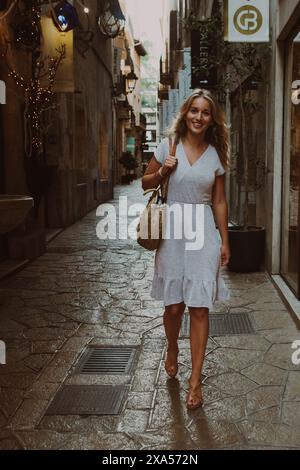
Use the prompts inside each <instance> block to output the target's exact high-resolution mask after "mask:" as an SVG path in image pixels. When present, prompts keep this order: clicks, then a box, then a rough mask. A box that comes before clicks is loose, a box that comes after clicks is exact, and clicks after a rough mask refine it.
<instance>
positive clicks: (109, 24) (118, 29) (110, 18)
mask: <svg viewBox="0 0 300 470" xmlns="http://www.w3.org/2000/svg"><path fill="white" fill-rule="evenodd" d="M98 25H99V28H100V31H101V33H102V34H104V35H105V36H108V37H109V38H115V37H116V36H118V35H119V34H121V33H122V32H123V31H124V28H125V16H124V15H123V12H122V10H121V7H120V4H119V1H118V0H105V2H104V6H103V11H102V14H101V16H100V17H99V19H98Z"/></svg>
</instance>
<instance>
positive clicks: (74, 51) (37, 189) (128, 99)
mask: <svg viewBox="0 0 300 470" xmlns="http://www.w3.org/2000/svg"><path fill="white" fill-rule="evenodd" d="M70 3H71V5H72V6H73V7H74V12H75V13H76V17H78V18H77V19H76V21H75V24H74V28H73V29H70V30H66V31H59V30H58V28H57V27H56V26H55V22H54V20H53V18H54V16H53V12H51V9H50V6H49V5H48V4H45V5H44V6H42V7H40V6H39V5H40V2H39V1H37V0H30V2H23V1H20V2H17V3H16V4H15V5H14V8H12V10H11V11H8V10H7V8H8V7H7V4H5V6H4V7H3V11H2V12H1V15H4V14H5V13H7V11H8V13H9V14H7V15H6V16H5V18H4V19H2V20H1V21H0V53H1V54H3V58H1V61H0V80H1V81H0V84H1V89H0V91H1V102H3V104H1V106H0V147H1V151H0V193H2V194H24V195H30V196H32V197H33V199H34V209H33V210H32V211H31V212H30V214H29V216H28V217H27V218H26V220H25V223H24V224H23V226H22V227H19V228H18V229H16V230H15V231H14V232H10V233H8V234H4V235H2V236H0V259H6V258H33V257H35V256H38V255H39V254H41V253H42V252H43V251H44V250H45V246H46V240H47V238H48V239H49V238H51V236H53V235H54V234H55V233H57V232H58V231H59V230H61V229H64V228H66V227H68V226H70V225H71V224H73V223H74V222H76V221H77V220H79V219H80V218H82V217H83V216H84V215H86V214H87V213H88V212H90V211H91V210H93V209H95V208H96V207H97V206H98V205H99V204H101V203H102V202H105V201H107V200H109V199H112V198H113V187H114V185H115V184H118V183H120V182H121V176H122V175H123V171H124V170H123V168H122V166H121V164H120V163H119V158H120V157H121V156H122V153H123V152H125V151H126V150H130V151H132V153H133V155H134V156H135V157H136V158H137V160H138V162H139V164H138V168H137V170H136V171H135V174H136V177H137V176H140V174H141V172H142V163H141V160H142V143H143V139H144V132H145V127H146V123H145V118H144V117H143V116H142V115H141V96H140V58H141V56H143V55H144V54H146V51H145V50H144V48H143V46H142V44H141V43H140V42H139V41H138V40H137V39H135V38H134V35H133V30H132V26H131V25H130V18H129V17H128V16H126V18H125V16H124V20H125V19H126V22H125V25H126V27H125V32H123V31H122V30H121V31H120V34H119V35H118V36H117V37H116V38H115V39H113V38H112V37H110V36H109V35H108V34H105V32H104V31H103V30H101V29H100V27H99V25H98V21H99V20H100V19H101V18H102V17H103V16H104V12H105V10H104V8H106V6H107V5H110V4H109V3H108V2H95V1H93V0H87V1H86V2H85V5H83V4H82V2H77V1H73V2H72V1H71V2H70ZM114 3H115V6H120V5H119V2H118V0H114ZM124 6H125V5H124ZM121 13H122V12H121ZM124 13H125V14H126V12H125V11H124ZM72 21H73V20H72ZM29 25H30V26H29ZM59 53H61V56H59ZM58 57H60V61H59V62H58V64H59V65H58V66H57V69H56V70H55V71H56V74H54V73H53V67H52V65H53V62H51V60H52V59H50V58H54V59H55V58H58ZM51 64H52V65H51ZM43 67H44V68H43ZM51 67H52V69H51ZM131 71H132V72H135V75H136V81H135V82H136V83H135V87H134V89H132V90H130V89H129V88H130V87H129V85H130V83H129V82H128V81H127V80H126V75H127V74H128V73H129V72H131ZM51 74H52V75H51ZM54 75H55V76H54ZM34 77H35V79H36V80H33V81H32V79H33V78H34ZM51 80H52V83H51V84H52V90H53V92H54V96H53V97H52V100H51V102H50V101H49V105H47V104H46V103H47V97H48V96H49V95H48V94H47V93H48V92H47V89H48V87H49V84H50V82H51ZM33 82H34V83H35V85H34V86H31V84H32V83H33ZM25 90H26V91H25ZM131 91H132V92H131ZM4 99H5V103H6V104H4ZM33 102H35V103H36V104H35V105H32V103H33ZM37 115H39V119H36V120H35V116H37ZM38 138H40V139H41V142H40V144H39V148H38V150H35V151H33V149H34V148H35V142H36V141H37V140H38ZM33 246H36V247H39V248H38V249H36V250H32V249H31V248H32V247H33Z"/></svg>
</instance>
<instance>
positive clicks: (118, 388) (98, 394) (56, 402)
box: [46, 385, 129, 416]
mask: <svg viewBox="0 0 300 470" xmlns="http://www.w3.org/2000/svg"><path fill="white" fill-rule="evenodd" d="M128 390H129V388H128V387H127V386H124V385H65V386H63V387H62V388H61V389H60V390H59V391H58V392H57V394H56V396H55V397H54V399H53V401H52V403H51V405H50V406H49V408H48V410H47V411H46V415H48V416H49V415H51V416H53V415H118V414H120V413H121V411H122V408H123V404H124V401H125V399H126V397H127V394H128Z"/></svg>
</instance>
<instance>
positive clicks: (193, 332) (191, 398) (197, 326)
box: [187, 307, 209, 408]
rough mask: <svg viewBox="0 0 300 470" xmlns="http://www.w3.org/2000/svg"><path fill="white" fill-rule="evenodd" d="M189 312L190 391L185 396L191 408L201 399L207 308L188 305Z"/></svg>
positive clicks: (206, 334) (207, 327) (206, 332)
mask: <svg viewBox="0 0 300 470" xmlns="http://www.w3.org/2000/svg"><path fill="white" fill-rule="evenodd" d="M189 313H190V346H191V357H192V374H191V377H190V379H189V385H190V391H189V394H188V397H187V398H188V402H189V403H188V404H190V408H193V407H196V406H197V405H199V403H200V401H202V394H201V373H202V368H203V362H204V357H205V350H206V344H207V339H208V333H209V320H208V309H207V308H195V307H189Z"/></svg>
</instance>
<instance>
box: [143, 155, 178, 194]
mask: <svg viewBox="0 0 300 470" xmlns="http://www.w3.org/2000/svg"><path fill="white" fill-rule="evenodd" d="M176 165H177V158H176V157H173V156H172V155H168V156H167V158H166V161H165V163H164V164H163V165H161V164H160V163H159V162H158V161H157V160H156V158H155V157H154V156H153V157H152V158H151V160H150V162H149V164H148V166H147V169H146V171H145V174H144V176H143V178H142V188H143V190H144V191H146V190H147V189H151V188H157V186H158V185H159V184H160V183H161V180H162V179H163V177H164V176H166V175H167V174H168V173H169V172H170V171H172V170H174V168H175V166H176ZM160 168H161V174H160V173H159V172H158V170H159V169H160Z"/></svg>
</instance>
